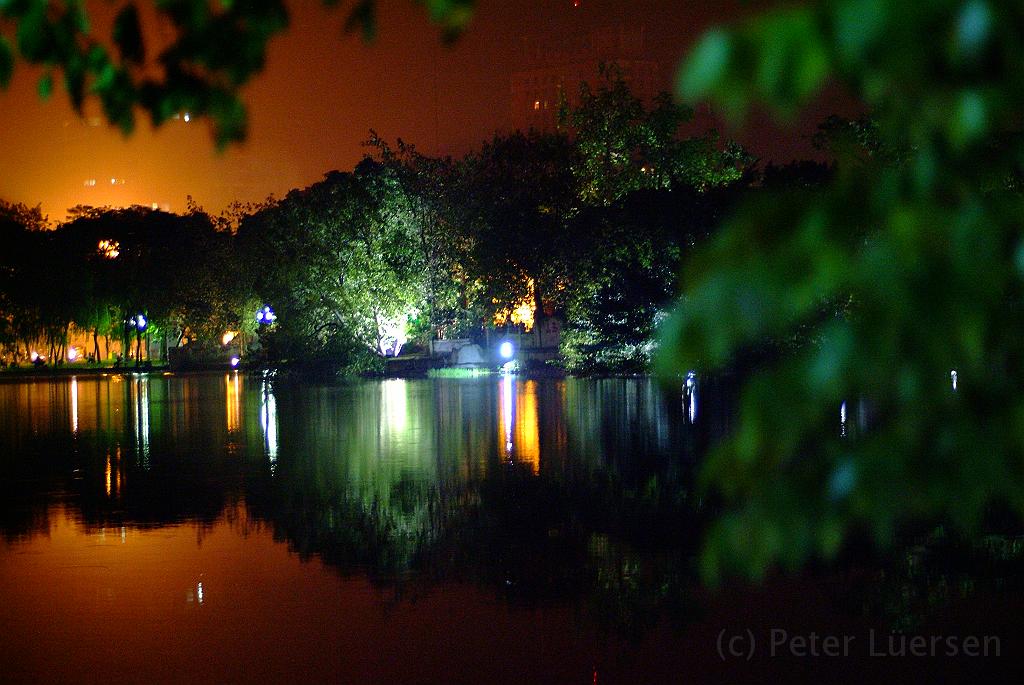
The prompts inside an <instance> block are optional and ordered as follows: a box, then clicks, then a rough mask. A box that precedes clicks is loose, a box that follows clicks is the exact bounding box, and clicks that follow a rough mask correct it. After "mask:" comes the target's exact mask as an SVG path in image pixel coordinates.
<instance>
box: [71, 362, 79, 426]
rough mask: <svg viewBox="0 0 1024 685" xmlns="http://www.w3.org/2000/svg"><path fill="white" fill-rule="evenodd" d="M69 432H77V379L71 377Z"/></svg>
mask: <svg viewBox="0 0 1024 685" xmlns="http://www.w3.org/2000/svg"><path fill="white" fill-rule="evenodd" d="M71 432H72V433H77V432H78V378H76V377H75V376H72V377H71Z"/></svg>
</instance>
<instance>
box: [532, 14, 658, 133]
mask: <svg viewBox="0 0 1024 685" xmlns="http://www.w3.org/2000/svg"><path fill="white" fill-rule="evenodd" d="M644 33H645V32H644V29H643V27H641V28H638V29H626V28H624V27H614V28H605V29H596V30H592V31H589V32H587V33H584V34H581V35H579V36H564V35H563V36H549V37H543V38H538V37H528V38H524V39H523V41H522V53H521V55H520V60H519V63H520V68H519V69H517V70H516V71H514V72H513V73H512V127H513V129H517V130H520V131H527V130H529V129H531V128H532V129H535V130H538V131H552V130H554V129H555V128H556V127H557V125H558V111H559V105H560V103H561V102H562V100H563V98H564V101H565V102H566V104H567V105H568V106H569V107H575V106H577V105H579V101H580V95H579V93H580V85H581V84H583V83H587V84H589V85H590V86H591V87H592V88H595V87H596V86H597V84H599V82H600V80H601V74H600V67H601V65H602V64H614V65H615V66H616V67H617V68H618V70H619V72H620V73H621V74H622V78H623V80H624V81H625V82H626V84H627V85H628V86H629V88H630V91H632V93H633V94H634V95H636V96H637V97H638V98H640V100H641V101H642V102H644V104H646V105H650V103H651V102H652V101H653V100H654V97H655V96H656V95H657V93H658V88H657V82H658V80H657V79H658V63H657V62H655V61H654V60H651V59H648V58H647V56H646V55H647V52H646V46H645V42H644Z"/></svg>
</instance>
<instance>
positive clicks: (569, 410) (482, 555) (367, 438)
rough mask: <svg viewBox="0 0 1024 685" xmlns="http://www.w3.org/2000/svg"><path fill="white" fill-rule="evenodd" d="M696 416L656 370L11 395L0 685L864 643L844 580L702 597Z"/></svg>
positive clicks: (590, 672) (127, 386)
mask: <svg viewBox="0 0 1024 685" xmlns="http://www.w3.org/2000/svg"><path fill="white" fill-rule="evenodd" d="M711 423H713V422H708V421H704V422H702V421H700V420H698V421H697V422H696V424H695V425H694V424H691V423H690V422H689V420H688V416H687V412H685V411H684V408H683V406H682V402H681V398H680V397H679V395H678V394H672V393H664V392H663V391H661V390H659V388H658V387H657V386H656V385H655V384H654V383H653V382H650V381H645V380H573V379H569V380H523V379H514V378H499V377H485V378H479V379H471V380H386V381H364V382H354V383H346V384H338V385H332V386H310V385H300V384H289V383H283V382H272V381H269V380H267V379H264V378H261V377H256V376H245V375H239V374H229V375H202V376H159V375H155V376H148V377H147V376H135V377H131V376H129V377H124V378H122V377H119V376H108V377H96V376H90V377H78V378H72V379H59V380H52V381H37V382H21V383H5V384H0V470H2V475H0V533H2V535H3V538H4V541H3V542H0V667H2V670H0V681H3V682H38V681H66V682H104V683H113V682H167V681H172V682H174V681H177V682H180V681H189V682H282V681H294V682H480V683H493V682H566V683H593V682H595V681H596V682H599V683H600V682H627V683H632V682H684V681H689V682H706V681H709V680H715V681H722V682H736V681H749V680H751V679H752V678H753V677H755V676H756V677H758V678H762V677H764V676H767V675H772V674H774V673H776V672H777V667H778V664H777V663H773V662H772V660H771V659H765V658H761V657H763V655H760V654H759V655H758V656H759V658H758V659H757V660H755V661H754V662H753V664H748V663H747V662H746V661H745V660H744V659H735V658H728V659H725V660H723V659H721V658H720V657H719V654H718V650H717V648H716V641H718V640H719V639H720V638H721V635H720V631H721V630H723V629H725V628H728V629H729V630H730V631H732V630H739V629H741V628H742V629H747V628H751V629H753V630H756V631H758V634H759V635H760V634H761V633H762V632H763V631H766V630H769V629H770V628H771V627H773V626H776V625H784V626H787V627H789V628H790V629H791V630H799V629H803V628H806V629H808V630H809V629H811V628H813V629H817V630H821V629H822V627H823V626H826V627H827V628H828V629H830V630H832V631H838V632H842V631H847V632H851V633H855V634H857V635H861V636H863V635H864V634H865V633H864V631H866V630H867V629H868V628H869V627H870V626H871V625H872V624H869V623H866V622H865V621H864V620H863V619H861V618H858V617H857V616H856V615H855V614H856V612H852V613H850V614H849V615H845V614H837V613H836V612H835V597H836V595H837V593H838V591H839V589H840V588H838V587H837V586H836V585H835V583H834V582H833V583H832V584H830V583H829V582H828V581H822V582H817V583H808V582H796V581H792V582H777V583H775V584H774V585H772V586H769V587H768V588H764V589H757V590H747V591H743V592H740V591H737V592H728V593H719V594H718V595H715V596H709V595H707V593H704V592H702V591H699V590H697V583H696V582H695V575H694V570H693V569H694V563H693V555H694V552H695V550H696V548H697V541H698V539H699V534H700V529H701V525H702V520H703V516H704V514H703V513H702V506H701V504H700V502H699V501H698V500H697V499H696V498H695V497H694V496H693V494H692V493H693V488H692V473H693V468H694V465H695V462H696V461H697V459H698V456H699V455H700V454H701V453H702V452H703V451H704V450H705V449H706V445H707V442H708V437H707V434H708V433H709V432H715V431H716V430H718V429H719V428H720V427H715V426H712V425H710V424H711ZM1010 620H1014V619H1010ZM1005 648H1006V647H1005V646H1004V649H1005ZM827 666H829V664H822V662H821V661H820V660H818V661H816V662H809V661H807V660H792V659H791V660H788V661H786V662H785V672H786V673H787V678H788V679H790V680H793V679H796V680H800V679H815V678H816V677H817V675H816V674H818V672H819V671H820V670H821V669H822V668H825V667H827ZM834 666H835V663H834V662H833V664H832V665H831V667H832V668H834ZM926 667H927V668H926V670H927V669H932V672H934V673H943V672H944V671H943V669H944V668H945V667H944V666H943V665H942V664H935V663H931V664H926ZM979 667H980V666H979ZM858 668H859V670H858V671H857V674H856V676H857V677H856V678H855V680H859V681H863V679H864V677H866V676H871V675H872V674H874V675H878V674H880V673H882V672H884V671H885V669H886V668H887V666H883V664H879V663H871V662H869V661H863V660H862V663H861V665H860V666H859V667H858ZM912 668H913V669H915V670H914V672H916V669H917V668H918V664H913V665H912ZM752 669H753V670H752ZM973 670H974V667H969V668H968V669H967V672H968V673H970V672H972V671H973Z"/></svg>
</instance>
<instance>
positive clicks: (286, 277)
mask: <svg viewBox="0 0 1024 685" xmlns="http://www.w3.org/2000/svg"><path fill="white" fill-rule="evenodd" d="M238 236H239V240H240V241H241V243H242V245H241V249H242V251H243V253H244V254H245V255H247V257H246V259H247V261H248V262H249V263H250V264H251V265H253V267H254V268H257V269H259V270H260V283H259V284H258V286H257V287H256V291H257V292H258V293H259V294H260V295H261V296H262V297H263V298H264V300H265V301H266V302H270V303H271V304H272V305H273V308H274V309H275V311H276V312H277V314H278V318H279V323H278V324H275V326H276V327H277V330H276V332H275V333H274V335H273V336H272V337H271V341H276V344H277V345H278V351H277V354H279V355H280V356H281V357H283V358H289V359H302V358H306V359H321V360H326V359H334V360H336V361H337V362H338V363H339V365H342V366H345V365H348V366H350V367H354V368H364V367H366V366H367V365H370V366H372V365H373V364H374V362H373V361H372V360H371V359H368V358H367V354H372V355H374V356H379V355H382V354H384V353H385V352H390V353H392V354H393V353H396V352H397V351H398V349H399V348H400V346H401V344H403V343H404V342H405V338H406V337H407V327H408V325H409V322H410V318H415V317H416V316H417V315H418V313H419V312H420V311H422V310H423V308H424V307H425V306H426V305H425V300H426V286H427V278H426V270H425V269H424V260H423V254H422V252H421V251H420V243H419V232H418V231H417V229H416V226H415V225H414V223H413V222H412V221H411V220H410V217H409V215H408V213H407V208H406V206H405V204H404V201H403V200H402V198H401V191H400V189H399V188H398V186H397V183H396V181H395V179H394V178H392V177H390V176H389V174H388V173H387V169H386V168H385V167H383V166H382V165H380V164H379V163H377V162H375V161H373V160H371V159H366V160H364V161H363V162H362V163H361V164H360V165H359V166H358V167H357V168H356V170H355V172H353V173H341V172H337V171H333V172H330V173H329V174H327V175H326V177H325V179H324V180H323V181H321V182H320V183H317V184H314V185H313V186H311V187H309V188H306V189H305V190H301V191H292V192H291V193H289V194H288V196H287V197H285V198H284V199H283V200H281V201H280V202H275V203H270V204H268V205H267V206H266V207H264V208H263V209H262V210H260V211H259V212H257V213H256V214H254V215H253V216H251V217H247V218H245V219H243V221H242V224H241V226H240V227H239V233H238ZM272 344H275V343H273V342H272Z"/></svg>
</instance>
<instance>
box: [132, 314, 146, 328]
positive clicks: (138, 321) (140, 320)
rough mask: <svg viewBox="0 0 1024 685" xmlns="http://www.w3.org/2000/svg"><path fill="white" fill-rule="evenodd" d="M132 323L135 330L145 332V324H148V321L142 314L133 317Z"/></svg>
mask: <svg viewBox="0 0 1024 685" xmlns="http://www.w3.org/2000/svg"><path fill="white" fill-rule="evenodd" d="M134 323H135V326H136V328H138V329H139V330H140V331H144V330H146V324H147V323H149V320H148V319H147V318H146V316H145V315H144V314H138V315H137V316H136V317H135V321H134Z"/></svg>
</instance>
